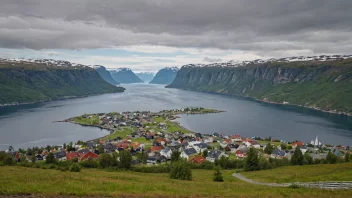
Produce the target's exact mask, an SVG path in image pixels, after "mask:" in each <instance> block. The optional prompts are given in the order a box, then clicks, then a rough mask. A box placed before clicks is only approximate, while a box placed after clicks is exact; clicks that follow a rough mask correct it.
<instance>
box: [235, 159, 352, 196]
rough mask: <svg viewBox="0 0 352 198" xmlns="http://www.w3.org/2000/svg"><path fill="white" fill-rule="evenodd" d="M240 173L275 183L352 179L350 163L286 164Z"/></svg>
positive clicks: (351, 165)
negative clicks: (274, 167) (269, 168)
mask: <svg viewBox="0 0 352 198" xmlns="http://www.w3.org/2000/svg"><path fill="white" fill-rule="evenodd" d="M241 174H242V175H243V176H246V177H248V178H250V179H254V180H256V181H262V182H275V183H288V182H318V181H352V163H343V164H319V165H310V166H287V167H280V168H276V169H272V170H263V171H257V172H246V173H241ZM351 195H352V194H351Z"/></svg>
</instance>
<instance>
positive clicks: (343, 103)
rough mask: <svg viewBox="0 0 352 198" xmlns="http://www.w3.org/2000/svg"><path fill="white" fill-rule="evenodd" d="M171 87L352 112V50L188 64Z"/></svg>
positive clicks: (337, 111)
mask: <svg viewBox="0 0 352 198" xmlns="http://www.w3.org/2000/svg"><path fill="white" fill-rule="evenodd" d="M167 87H170V88H180V89H187V90H196V91H206V92H214V93H222V94H229V95H241V96H246V97H251V98H255V99H257V100H261V101H265V102H271V103H280V104H293V105H299V106H304V107H309V108H313V109H319V110H323V111H329V112H333V113H343V114H349V115H352V103H351V101H352V55H332V56H327V55H321V56H308V57H303V56H300V57H288V58H281V59H269V60H254V61H240V62H235V61H229V62H226V63H213V64H208V65H204V64H189V65H185V66H183V67H182V68H181V69H180V71H178V73H177V76H176V78H175V79H174V81H173V82H172V83H171V84H170V85H168V86H167Z"/></svg>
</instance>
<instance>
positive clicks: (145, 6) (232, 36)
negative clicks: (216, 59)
mask: <svg viewBox="0 0 352 198" xmlns="http://www.w3.org/2000/svg"><path fill="white" fill-rule="evenodd" d="M351 9H352V1H351V0H334V1H331V0H296V1H292V0H246V1H243V0H217V1H214V0H177V1H175V0H133V1H124V0H114V1H113V0H100V1H96V0H75V1H72V0H60V1H57V0H30V1H21V0H2V2H1V6H0V47H3V48H31V49H55V48H60V49H81V48H101V47H116V46H127V45H166V46H173V47H197V48H208V47H212V48H220V49H233V50H243V51H252V52H254V53H256V54H267V55H269V56H270V54H272V55H275V54H282V53H283V51H284V52H285V51H287V53H288V54H289V53H291V52H292V51H304V52H307V51H310V52H311V53H347V52H350V51H351V49H352V47H351V41H352V34H351V32H352V30H351V27H352V20H351V19H352V12H351Z"/></svg>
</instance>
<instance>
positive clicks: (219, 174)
mask: <svg viewBox="0 0 352 198" xmlns="http://www.w3.org/2000/svg"><path fill="white" fill-rule="evenodd" d="M213 181H216V182H223V181H224V178H223V177H222V172H221V169H220V167H219V166H217V167H216V169H215V172H214V176H213Z"/></svg>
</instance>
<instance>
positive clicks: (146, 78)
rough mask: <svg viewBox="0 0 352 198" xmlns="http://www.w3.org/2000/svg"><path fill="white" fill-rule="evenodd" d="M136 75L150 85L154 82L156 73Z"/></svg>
mask: <svg viewBox="0 0 352 198" xmlns="http://www.w3.org/2000/svg"><path fill="white" fill-rule="evenodd" d="M136 75H137V76H138V77H139V78H140V79H142V80H143V81H144V82H146V83H149V82H150V81H151V80H153V78H154V76H155V73H154V72H139V73H136Z"/></svg>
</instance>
